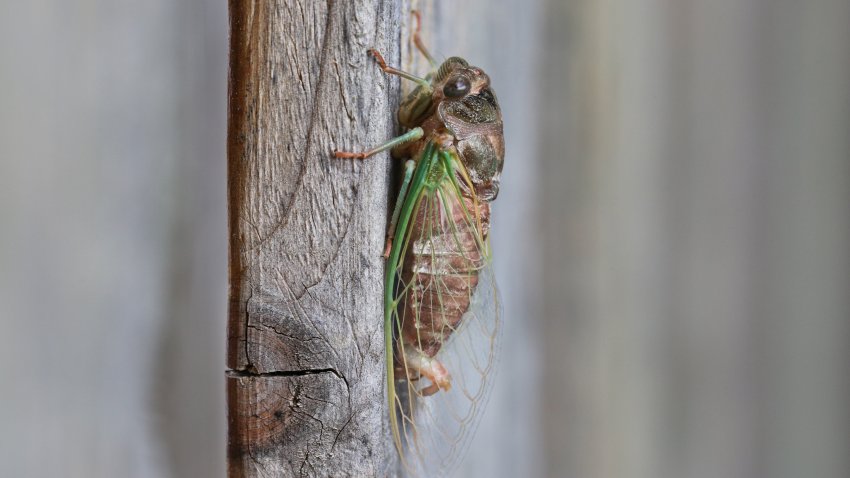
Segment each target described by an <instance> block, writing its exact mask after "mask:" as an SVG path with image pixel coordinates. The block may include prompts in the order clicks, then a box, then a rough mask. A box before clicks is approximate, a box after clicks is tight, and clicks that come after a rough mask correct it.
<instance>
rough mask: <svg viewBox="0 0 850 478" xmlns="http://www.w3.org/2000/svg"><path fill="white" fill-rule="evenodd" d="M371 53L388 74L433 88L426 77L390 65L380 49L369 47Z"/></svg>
mask: <svg viewBox="0 0 850 478" xmlns="http://www.w3.org/2000/svg"><path fill="white" fill-rule="evenodd" d="M369 54H370V55H372V56H373V57H375V61H377V62H378V66H380V67H381V69H382V70H384V73H387V74H390V75H396V76H400V77H402V78H404V79H406V80H410V81H413V82H416V83H419V84H420V85H423V86H424V87H425V88H431V83H430V82H429V81H428V80H426V79H425V78H420V77H418V76H416V75H414V74H413V73H408V72H406V71H402V70H399V69H398V68H393V67H392V66H388V65H387V62H386V61H384V57H383V55H381V53H380V52H379V51H378V50H376V49H374V48H371V49H369Z"/></svg>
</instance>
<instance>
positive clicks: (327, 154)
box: [227, 0, 402, 477]
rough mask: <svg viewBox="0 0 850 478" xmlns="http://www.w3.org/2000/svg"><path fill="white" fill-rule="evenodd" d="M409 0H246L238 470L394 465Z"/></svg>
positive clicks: (235, 108)
mask: <svg viewBox="0 0 850 478" xmlns="http://www.w3.org/2000/svg"><path fill="white" fill-rule="evenodd" d="M401 14H402V12H401V9H400V7H399V2H380V1H359V2H341V1H328V2H319V1H309V0H305V1H269V2H242V1H237V0H233V1H231V2H230V21H231V50H230V55H231V60H230V68H231V71H230V84H229V95H230V98H229V104H230V110H229V130H228V195H229V197H228V203H229V213H228V214H229V226H230V252H229V264H230V303H229V304H230V305H229V322H228V359H227V360H228V364H227V365H228V368H229V372H228V384H227V390H228V408H229V417H228V424H229V432H228V433H229V445H228V463H229V464H228V469H229V476H231V477H254V476H384V475H387V474H390V473H388V470H390V469H391V468H392V467H393V466H394V457H395V452H394V450H393V449H392V445H391V442H390V441H389V438H388V437H389V434H388V431H387V410H386V392H385V387H384V380H385V377H384V348H383V323H382V297H383V291H382V277H383V271H384V264H383V259H382V257H381V253H382V250H383V241H384V234H385V228H386V220H387V213H388V206H387V196H388V184H389V182H388V178H389V163H388V161H389V160H388V156H387V155H386V154H384V155H379V156H377V157H374V158H371V159H369V160H368V161H356V160H339V159H333V158H332V157H331V151H332V150H334V149H336V148H338V149H344V150H362V149H364V148H365V147H366V146H369V145H373V144H378V143H380V142H382V141H384V140H385V139H386V138H389V137H391V136H392V135H393V133H394V132H395V127H394V122H393V118H394V111H395V107H396V104H397V101H396V99H397V98H398V95H399V91H398V80H397V79H393V78H388V77H386V76H385V75H384V74H383V73H382V72H381V71H380V69H378V68H376V67H375V65H374V64H373V63H372V61H371V59H370V58H369V57H368V56H367V53H366V51H367V49H368V48H372V47H374V48H378V49H380V50H381V51H382V52H383V53H384V54H385V56H386V57H387V58H388V59H389V60H390V61H393V62H395V63H398V62H399V61H400V60H399V54H400V53H399V48H398V44H399V32H400V28H401V26H400V21H401Z"/></svg>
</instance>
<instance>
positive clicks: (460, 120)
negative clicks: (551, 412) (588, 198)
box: [335, 35, 504, 476]
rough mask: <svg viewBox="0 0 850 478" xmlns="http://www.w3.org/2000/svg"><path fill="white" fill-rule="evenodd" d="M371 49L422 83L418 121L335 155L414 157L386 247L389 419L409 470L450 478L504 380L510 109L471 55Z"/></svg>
mask: <svg viewBox="0 0 850 478" xmlns="http://www.w3.org/2000/svg"><path fill="white" fill-rule="evenodd" d="M414 41H415V42H416V44H417V46H419V47H420V50H421V51H422V52H423V53H424V54H425V55H426V56H427V57H428V58H429V59H430V55H429V54H428V53H427V51H426V50H425V49H424V48H422V46H421V42H420V41H419V39H418V36H417V35H415V36H414ZM371 53H372V54H373V55H374V56H375V58H376V59H377V60H378V63H379V64H380V65H381V67H382V68H383V69H384V71H386V72H388V73H391V74H397V75H399V76H402V77H404V78H407V79H410V80H413V81H416V82H417V83H419V86H418V87H417V88H416V89H414V90H413V91H412V92H411V93H410V94H409V95H408V96H407V98H405V99H404V100H403V101H402V104H401V106H400V108H399V112H398V118H399V122H400V123H401V125H402V126H404V127H405V128H407V129H408V131H407V133H405V134H404V135H402V136H400V137H398V138H395V139H393V140H390V141H389V142H387V143H386V144H384V145H382V146H379V147H378V148H375V149H373V150H371V151H369V152H366V153H346V152H336V153H335V156H336V157H339V158H366V157H368V156H370V155H372V154H375V153H377V152H379V151H384V150H387V149H391V148H392V149H393V155H394V156H396V157H401V158H413V159H409V160H408V161H407V162H406V164H405V175H404V181H403V183H402V187H401V192H400V195H399V199H398V200H397V203H396V206H395V209H394V212H393V217H392V221H391V225H390V230H389V232H388V235H387V236H388V241H387V249H386V251H385V256H386V257H387V266H386V282H385V299H384V305H385V307H384V308H385V317H384V318H385V324H384V327H385V342H386V348H387V376H388V382H389V385H388V395H389V400H390V409H391V415H390V424H391V428H392V434H393V439H394V441H395V443H396V446H397V447H398V449H399V453H400V455H401V458H402V462H403V464H404V465H405V467H406V468H407V469H408V471H410V472H411V473H413V474H415V475H421V476H440V475H443V474H445V473H446V472H447V471H448V470H449V469H450V468H451V467H452V466H453V465H454V463H455V462H456V461H457V460H458V459H459V458H460V456H461V454H462V452H463V448H464V445H465V444H466V443H468V441H469V439H470V437H471V435H472V432H473V431H474V426H475V424H476V420H477V418H478V417H479V416H480V412H481V409H482V408H483V405H484V401H485V400H486V398H487V394H488V391H489V389H490V386H491V385H492V382H493V380H492V379H493V371H494V370H493V368H494V365H495V357H496V352H497V345H498V344H497V342H498V339H499V331H500V320H501V318H500V313H501V309H500V304H499V296H498V292H497V289H496V286H495V282H494V281H493V275H492V269H491V267H490V266H491V251H490V246H489V241H488V235H489V229H490V202H491V201H493V200H494V199H495V198H496V196H497V194H498V190H499V180H500V175H501V171H502V164H503V161H504V139H503V135H502V118H501V111H500V109H499V105H498V102H497V100H496V97H495V95H494V94H493V91H492V89H491V87H490V79H489V77H488V76H487V75H486V74H485V73H484V72H483V71H482V70H481V69H480V68H477V67H474V66H470V65H469V64H468V63H467V62H466V61H465V60H463V59H461V58H458V57H452V58H449V59H447V60H446V61H444V62H443V63H442V64H441V65H439V67H438V68H436V70H435V71H433V72H432V73H431V74H429V75H428V76H427V77H426V78H424V79H423V78H418V77H416V76H414V75H411V74H408V73H405V72H402V71H400V70H397V69H394V68H391V67H388V66H386V64H385V63H384V61H383V58H382V57H381V56H380V54H378V53H377V52H375V51H371ZM431 61H432V64H434V62H433V60H431Z"/></svg>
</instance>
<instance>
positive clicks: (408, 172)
mask: <svg viewBox="0 0 850 478" xmlns="http://www.w3.org/2000/svg"><path fill="white" fill-rule="evenodd" d="M415 169H416V161H414V160H412V159H408V160H407V161H405V163H404V179H403V180H402V182H401V190H400V191H399V193H398V199H396V202H395V208H393V217H392V218H391V219H390V227H389V229H388V230H387V246H386V247H385V248H384V259H387V258H389V257H390V249H392V247H393V237H395V228H396V224H398V217H399V215H401V206H402V205H403V204H404V199H405V198H406V197H407V188H408V187H410V179H411V178H412V177H413V171H414V170H415Z"/></svg>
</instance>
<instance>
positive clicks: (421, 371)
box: [404, 349, 452, 397]
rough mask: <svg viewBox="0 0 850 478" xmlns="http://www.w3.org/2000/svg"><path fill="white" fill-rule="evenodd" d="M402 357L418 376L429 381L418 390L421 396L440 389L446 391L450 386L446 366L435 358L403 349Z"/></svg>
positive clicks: (450, 377) (450, 379)
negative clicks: (428, 383) (429, 382)
mask: <svg viewBox="0 0 850 478" xmlns="http://www.w3.org/2000/svg"><path fill="white" fill-rule="evenodd" d="M404 358H405V360H406V362H407V366H408V367H410V369H411V371H412V372H413V373H415V374H416V376H419V377H425V378H427V379H428V380H430V381H431V385H428V386H427V387H424V388H422V389H420V390H419V393H420V394H421V395H422V396H425V397H427V396H429V395H433V394H435V393H437V392H439V391H440V390H443V391H446V392H448V391H449V390H451V388H452V376H451V374H450V373H449V371H448V370H446V367H445V366H444V365H443V364H442V363H441V362H440V361H439V360H437V359H435V358H431V357H428V356H427V355H425V354H423V353H422V352H420V351H416V350H413V351H411V350H409V349H405V351H404Z"/></svg>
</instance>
